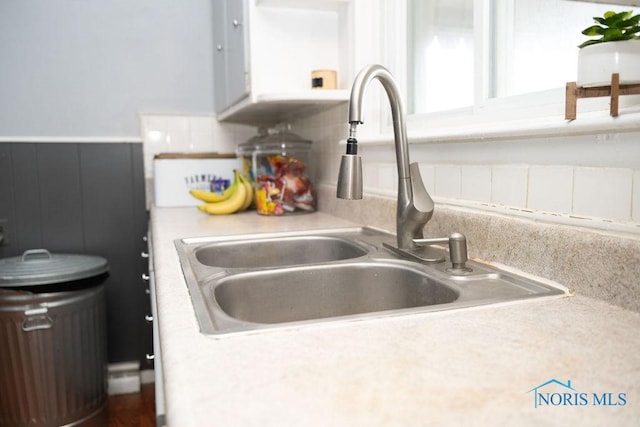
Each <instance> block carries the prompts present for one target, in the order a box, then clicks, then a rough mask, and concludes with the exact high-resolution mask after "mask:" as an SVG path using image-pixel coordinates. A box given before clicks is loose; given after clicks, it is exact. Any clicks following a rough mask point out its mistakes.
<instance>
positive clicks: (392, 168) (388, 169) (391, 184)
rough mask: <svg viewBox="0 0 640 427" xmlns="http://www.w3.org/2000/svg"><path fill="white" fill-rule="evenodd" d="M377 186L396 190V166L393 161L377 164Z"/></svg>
mask: <svg viewBox="0 0 640 427" xmlns="http://www.w3.org/2000/svg"><path fill="white" fill-rule="evenodd" d="M378 188H380V189H382V190H396V189H397V188H398V168H397V167H396V165H395V163H394V164H392V163H379V164H378Z"/></svg>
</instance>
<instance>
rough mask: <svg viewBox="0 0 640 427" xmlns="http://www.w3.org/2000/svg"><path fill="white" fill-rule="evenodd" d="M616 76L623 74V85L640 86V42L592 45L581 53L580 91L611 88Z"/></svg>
mask: <svg viewBox="0 0 640 427" xmlns="http://www.w3.org/2000/svg"><path fill="white" fill-rule="evenodd" d="M613 73H618V74H620V84H634V83H640V40H624V41H619V42H606V43H598V44H592V45H589V46H586V47H583V48H582V49H580V51H579V52H578V81H577V85H578V87H593V86H608V85H610V84H611V74H613Z"/></svg>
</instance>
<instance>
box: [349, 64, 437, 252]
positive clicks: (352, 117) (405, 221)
mask: <svg viewBox="0 0 640 427" xmlns="http://www.w3.org/2000/svg"><path fill="white" fill-rule="evenodd" d="M373 80H378V81H379V82H380V83H381V84H382V87H383V88H384V90H385V92H386V94H387V97H388V98H389V104H390V107H391V116H392V120H393V134H394V140H395V149H396V163H397V167H398V205H397V212H396V233H397V237H398V248H400V249H412V248H415V247H416V244H415V242H414V239H421V238H423V232H422V230H423V228H424V226H425V225H426V223H427V222H428V221H429V220H430V219H431V216H432V215H433V209H434V204H433V200H432V199H431V196H429V193H428V192H427V190H426V189H425V187H424V184H423V182H422V177H421V176H420V169H419V167H418V164H417V163H413V164H412V163H410V162H409V144H408V140H407V130H406V125H405V119H404V112H403V106H402V99H401V97H400V92H399V90H398V87H397V85H396V83H395V81H394V79H393V76H392V75H391V73H390V72H389V70H387V69H386V68H385V67H383V66H381V65H369V66H368V67H365V68H364V69H363V70H362V71H360V73H358V75H357V76H356V79H355V81H354V83H353V87H352V89H351V98H350V100H349V124H350V131H349V139H348V140H347V154H345V155H344V156H342V161H341V167H340V175H339V176H338V191H337V196H338V197H339V198H362V171H361V170H360V172H357V168H358V167H361V161H360V158H359V157H357V140H356V138H355V133H356V132H355V129H356V126H357V125H358V124H362V123H364V120H363V114H362V105H363V102H364V94H365V91H366V89H367V87H368V86H369V83H371V82H372V81H373ZM354 170H355V171H356V172H354ZM347 174H350V176H349V177H346V175H347ZM358 175H359V178H354V177H356V176H358ZM357 179H360V182H359V184H358V183H357V182H356V181H357ZM354 188H355V189H356V190H357V189H359V191H360V193H359V197H351V196H353V195H354V194H355V195H356V196H357V193H356V192H353V191H351V190H352V189H354Z"/></svg>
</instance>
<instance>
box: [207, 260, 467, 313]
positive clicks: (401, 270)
mask: <svg viewBox="0 0 640 427" xmlns="http://www.w3.org/2000/svg"><path fill="white" fill-rule="evenodd" d="M214 297H215V300H216V302H217V303H218V305H219V306H220V308H221V309H222V310H223V311H224V312H225V313H226V314H228V315H229V316H231V317H233V318H236V319H239V320H243V321H247V322H255V323H283V322H297V321H301V320H311V319H323V318H328V317H337V316H349V315H353V314H362V313H372V312H378V311H386V310H398V309H405V308H412V307H422V306H428V305H434V304H446V303H450V302H453V301H455V300H456V299H457V298H458V292H457V291H455V290H454V289H452V288H451V287H449V286H447V285H445V284H442V283H441V282H438V281H436V280H434V279H433V278H430V277H429V276H427V275H426V274H424V273H423V272H420V271H417V270H414V269H411V268H408V267H406V266H402V265H394V264H387V263H375V264H369V263H349V264H338V265H335V266H332V267H327V266H324V265H321V266H313V267H305V268H299V267H298V268H289V269H284V270H270V271H266V272H252V273H247V274H238V275H234V276H230V277H227V278H224V279H222V280H220V281H219V282H218V283H217V286H216V287H215V290H214Z"/></svg>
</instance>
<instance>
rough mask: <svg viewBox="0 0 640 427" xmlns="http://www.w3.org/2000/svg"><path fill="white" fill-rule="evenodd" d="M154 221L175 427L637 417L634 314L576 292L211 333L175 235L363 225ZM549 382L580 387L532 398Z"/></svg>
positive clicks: (306, 220) (193, 215) (187, 216)
mask: <svg viewBox="0 0 640 427" xmlns="http://www.w3.org/2000/svg"><path fill="white" fill-rule="evenodd" d="M151 224H152V236H153V240H152V241H153V255H154V267H155V283H156V297H157V305H158V307H157V308H158V321H159V330H160V337H161V339H160V344H161V348H162V361H163V374H164V384H165V396H166V416H167V423H168V425H169V426H170V427H191V426H193V427H196V426H197V427H203V426H237V425H242V426H244V425H256V426H269V425H275V426H289V425H301V426H314V425H318V426H358V425H367V426H370V425H385V426H386V425H401V426H407V425H413V426H415V425H491V426H496V425H514V426H523V425H536V426H537V425H567V424H569V425H581V426H582V425H594V426H604V425H607V426H617V425H628V426H633V425H636V426H637V425H640V314H638V313H635V312H630V311H625V310H623V309H621V308H618V307H615V306H611V305H608V304H606V303H603V302H601V301H598V300H594V299H590V298H586V297H581V296H572V297H562V298H554V299H546V300H538V301H526V302H518V303H511V304H503V305H498V306H485V307H478V308H474V309H466V310H462V311H448V312H436V313H427V314H412V315H406V316H397V317H388V318H384V319H376V320H368V321H359V322H350V323H340V324H335V323H327V324H320V325H317V326H312V327H306V328H302V329H297V330H291V329H290V330H272V331H265V332H262V333H258V334H252V335H231V336H227V337H222V338H215V337H212V336H206V335H203V334H201V333H200V332H199V328H198V323H197V320H196V318H195V314H194V312H193V308H192V305H191V300H190V296H189V292H188V290H187V286H186V284H185V281H184V278H183V276H182V270H181V267H180V263H179V260H178V255H177V252H176V249H175V246H174V243H173V241H174V239H178V238H184V237H196V236H210V235H227V234H244V233H252V232H261V231H280V230H300V229H318V228H335V227H343V226H344V227H347V226H353V225H356V224H352V223H349V222H347V221H344V220H341V219H338V218H334V217H332V216H329V215H326V214H322V213H314V214H310V215H299V216H291V217H286V218H282V217H281V218H275V217H263V216H259V215H257V214H256V213H255V212H247V213H242V214H236V215H231V216H223V217H211V216H206V215H204V214H202V213H201V212H199V211H197V209H195V208H152V216H151ZM553 379H555V380H557V381H558V382H561V383H563V384H567V382H568V381H571V383H570V384H569V385H570V387H572V389H573V390H571V389H567V388H566V387H563V386H562V385H560V384H558V383H551V384H549V385H547V386H545V387H542V388H540V389H538V391H540V392H541V393H547V394H548V396H549V398H550V399H551V403H555V404H548V405H544V404H540V405H538V407H534V400H535V393H536V391H530V390H532V389H534V388H536V387H538V386H540V385H543V384H544V383H546V382H547V381H550V380H553ZM607 393H610V395H608V394H607ZM621 393H623V394H622V395H621ZM594 394H596V395H597V399H599V402H600V403H602V402H609V403H611V405H603V404H596V403H598V401H594V399H595V397H594ZM603 396H604V397H603ZM561 399H562V402H566V403H567V404H561V403H562V402H561ZM623 402H624V403H625V404H624V405H622V403H623ZM614 403H618V405H613V404H614Z"/></svg>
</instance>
